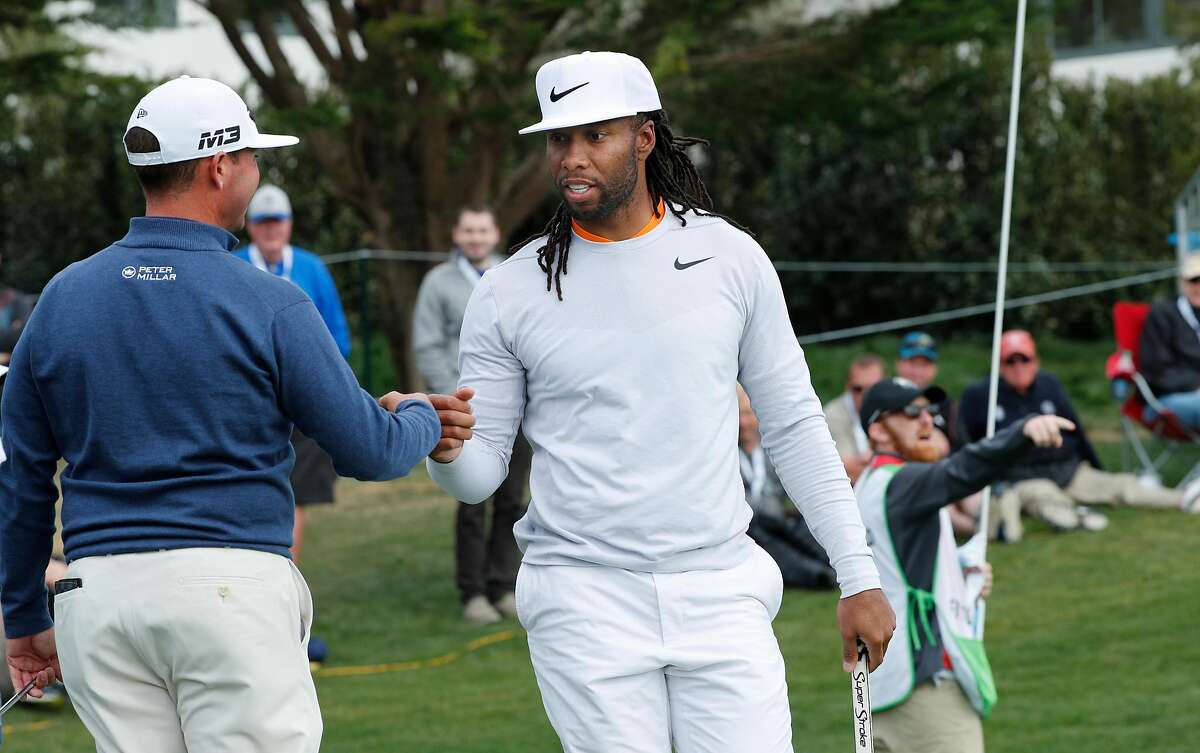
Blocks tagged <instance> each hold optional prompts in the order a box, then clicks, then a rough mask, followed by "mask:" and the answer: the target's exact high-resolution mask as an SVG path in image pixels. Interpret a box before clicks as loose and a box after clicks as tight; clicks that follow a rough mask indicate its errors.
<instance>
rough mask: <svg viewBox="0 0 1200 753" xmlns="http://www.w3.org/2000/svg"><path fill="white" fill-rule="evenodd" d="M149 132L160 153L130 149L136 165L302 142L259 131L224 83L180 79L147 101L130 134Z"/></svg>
mask: <svg viewBox="0 0 1200 753" xmlns="http://www.w3.org/2000/svg"><path fill="white" fill-rule="evenodd" d="M134 126H137V127H140V128H145V129H146V130H147V131H149V132H150V133H152V134H154V137H155V138H157V139H158V144H159V147H160V149H159V151H157V152H135V153H132V154H131V153H130V152H129V150H128V148H127V149H126V150H125V154H126V156H127V157H128V158H129V164H131V165H166V164H169V163H171V162H183V161H185V160H191V159H199V158H201V157H211V156H213V155H214V154H217V153H218V152H236V151H238V150H239V149H270V148H272V147H277V146H291V145H293V144H298V143H300V139H298V138H296V137H295V136H273V135H271V134H266V133H259V132H258V126H257V125H255V124H254V116H252V115H251V114H250V108H249V107H247V106H246V103H245V102H243V101H242V98H241V97H239V96H238V93H237V92H235V91H234V90H233V89H230V88H229V87H228V86H226V85H225V84H222V83H221V82H220V81H213V80H212V79H208V78H191V77H190V76H180V77H179V78H177V79H174V80H172V81H168V82H167V83H165V84H162V85H160V86H157V87H155V88H154V89H152V90H151V91H150V93H149V94H147V95H146V96H144V97H142V100H141V101H140V102H138V103H137V107H135V108H133V113H132V114H130V116H129V125H127V126H125V132H126V133H128V132H129V129H131V128H133V127H134Z"/></svg>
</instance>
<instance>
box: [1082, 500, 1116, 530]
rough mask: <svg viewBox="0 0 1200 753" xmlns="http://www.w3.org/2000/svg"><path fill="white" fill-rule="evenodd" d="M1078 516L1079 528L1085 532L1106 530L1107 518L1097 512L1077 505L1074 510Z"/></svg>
mask: <svg viewBox="0 0 1200 753" xmlns="http://www.w3.org/2000/svg"><path fill="white" fill-rule="evenodd" d="M1075 514H1076V515H1078V516H1079V527H1080V528H1082V529H1083V530H1085V531H1103V530H1104V529H1105V528H1108V516H1107V515H1105V514H1104V513H1102V512H1100V511H1099V510H1093V509H1092V508H1090V507H1084V506H1083V505H1079V506H1077V507H1076V508H1075Z"/></svg>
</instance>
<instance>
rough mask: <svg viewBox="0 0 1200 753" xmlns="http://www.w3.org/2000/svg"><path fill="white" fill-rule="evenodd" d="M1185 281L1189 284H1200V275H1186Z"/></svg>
mask: <svg viewBox="0 0 1200 753" xmlns="http://www.w3.org/2000/svg"><path fill="white" fill-rule="evenodd" d="M1183 281H1184V282H1186V283H1187V284H1188V285H1200V277H1185V278H1184V279H1183Z"/></svg>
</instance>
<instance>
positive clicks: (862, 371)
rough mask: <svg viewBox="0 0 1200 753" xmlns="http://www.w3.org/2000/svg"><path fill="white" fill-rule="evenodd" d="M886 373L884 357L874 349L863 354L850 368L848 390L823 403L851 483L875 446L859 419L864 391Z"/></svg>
mask: <svg viewBox="0 0 1200 753" xmlns="http://www.w3.org/2000/svg"><path fill="white" fill-rule="evenodd" d="M885 376H887V367H886V366H884V364H883V359H882V358H880V357H879V356H877V355H875V354H874V353H865V354H863V355H860V356H858V357H856V358H855V359H854V360H853V361H852V362H851V363H850V368H849V369H848V370H847V371H846V391H845V392H843V393H842V394H840V395H838V396H837V397H835V398H834V399H832V400H830V401H829V402H828V403H825V405H824V406H822V410H823V411H824V412H825V420H826V422H828V423H829V433H830V434H831V435H833V443H834V444H835V445H837V451H838V455H839V456H840V457H841V458H842V465H844V466H846V475H847V476H849V477H850V483H854V481H855V480H856V479H857V478H858V476H859V474H861V473H862V472H863V469H864V468H866V467H867V461H868V460H870V459H871V448H870V445H869V443H868V442H867V435H866V434H864V433H863V430H862V425H861V420H860V419H859V409H860V408H861V407H862V400H863V395H865V394H866V393H867V390H869V389H871V386H872V385H874V384H875V383H876V382H878V381H879V380H880V379H883V378H884V377H885Z"/></svg>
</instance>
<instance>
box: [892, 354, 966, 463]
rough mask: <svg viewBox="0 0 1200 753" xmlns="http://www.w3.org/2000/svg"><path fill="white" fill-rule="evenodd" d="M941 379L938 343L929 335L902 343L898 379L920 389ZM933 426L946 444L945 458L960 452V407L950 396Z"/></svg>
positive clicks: (898, 362)
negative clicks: (951, 453) (938, 376)
mask: <svg viewBox="0 0 1200 753" xmlns="http://www.w3.org/2000/svg"><path fill="white" fill-rule="evenodd" d="M937 375H938V351H937V342H936V341H935V340H934V339H933V336H932V335H929V334H928V333H926V332H909V333H908V334H907V335H905V336H904V339H903V340H901V341H900V357H899V358H897V359H896V376H900V377H904V378H905V379H907V380H909V381H910V382H912V383H913V384H915V385H917V386H918V387H920V388H921V389H925V388H926V387H928V386H930V385H931V384H933V383H934V381H935V380H936V379H937ZM938 409H939V412H938V415H937V416H935V417H934V419H933V426H934V428H935V429H937V430H938V431H939V432H941V435H942V437H944V438H945V440H946V444H947V447H946V451H947V452H946V454H949V453H950V452H953V451H954V450H957V449H958V448H959V446H960V445H961V443H960V442H959V441H958V425H957V424H958V406H957V405H956V404H955V402H954V399H953V398H952V397H950V396H949V395H947V396H946V399H945V400H944V401H943V402H942V403H941V405H939V406H938Z"/></svg>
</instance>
